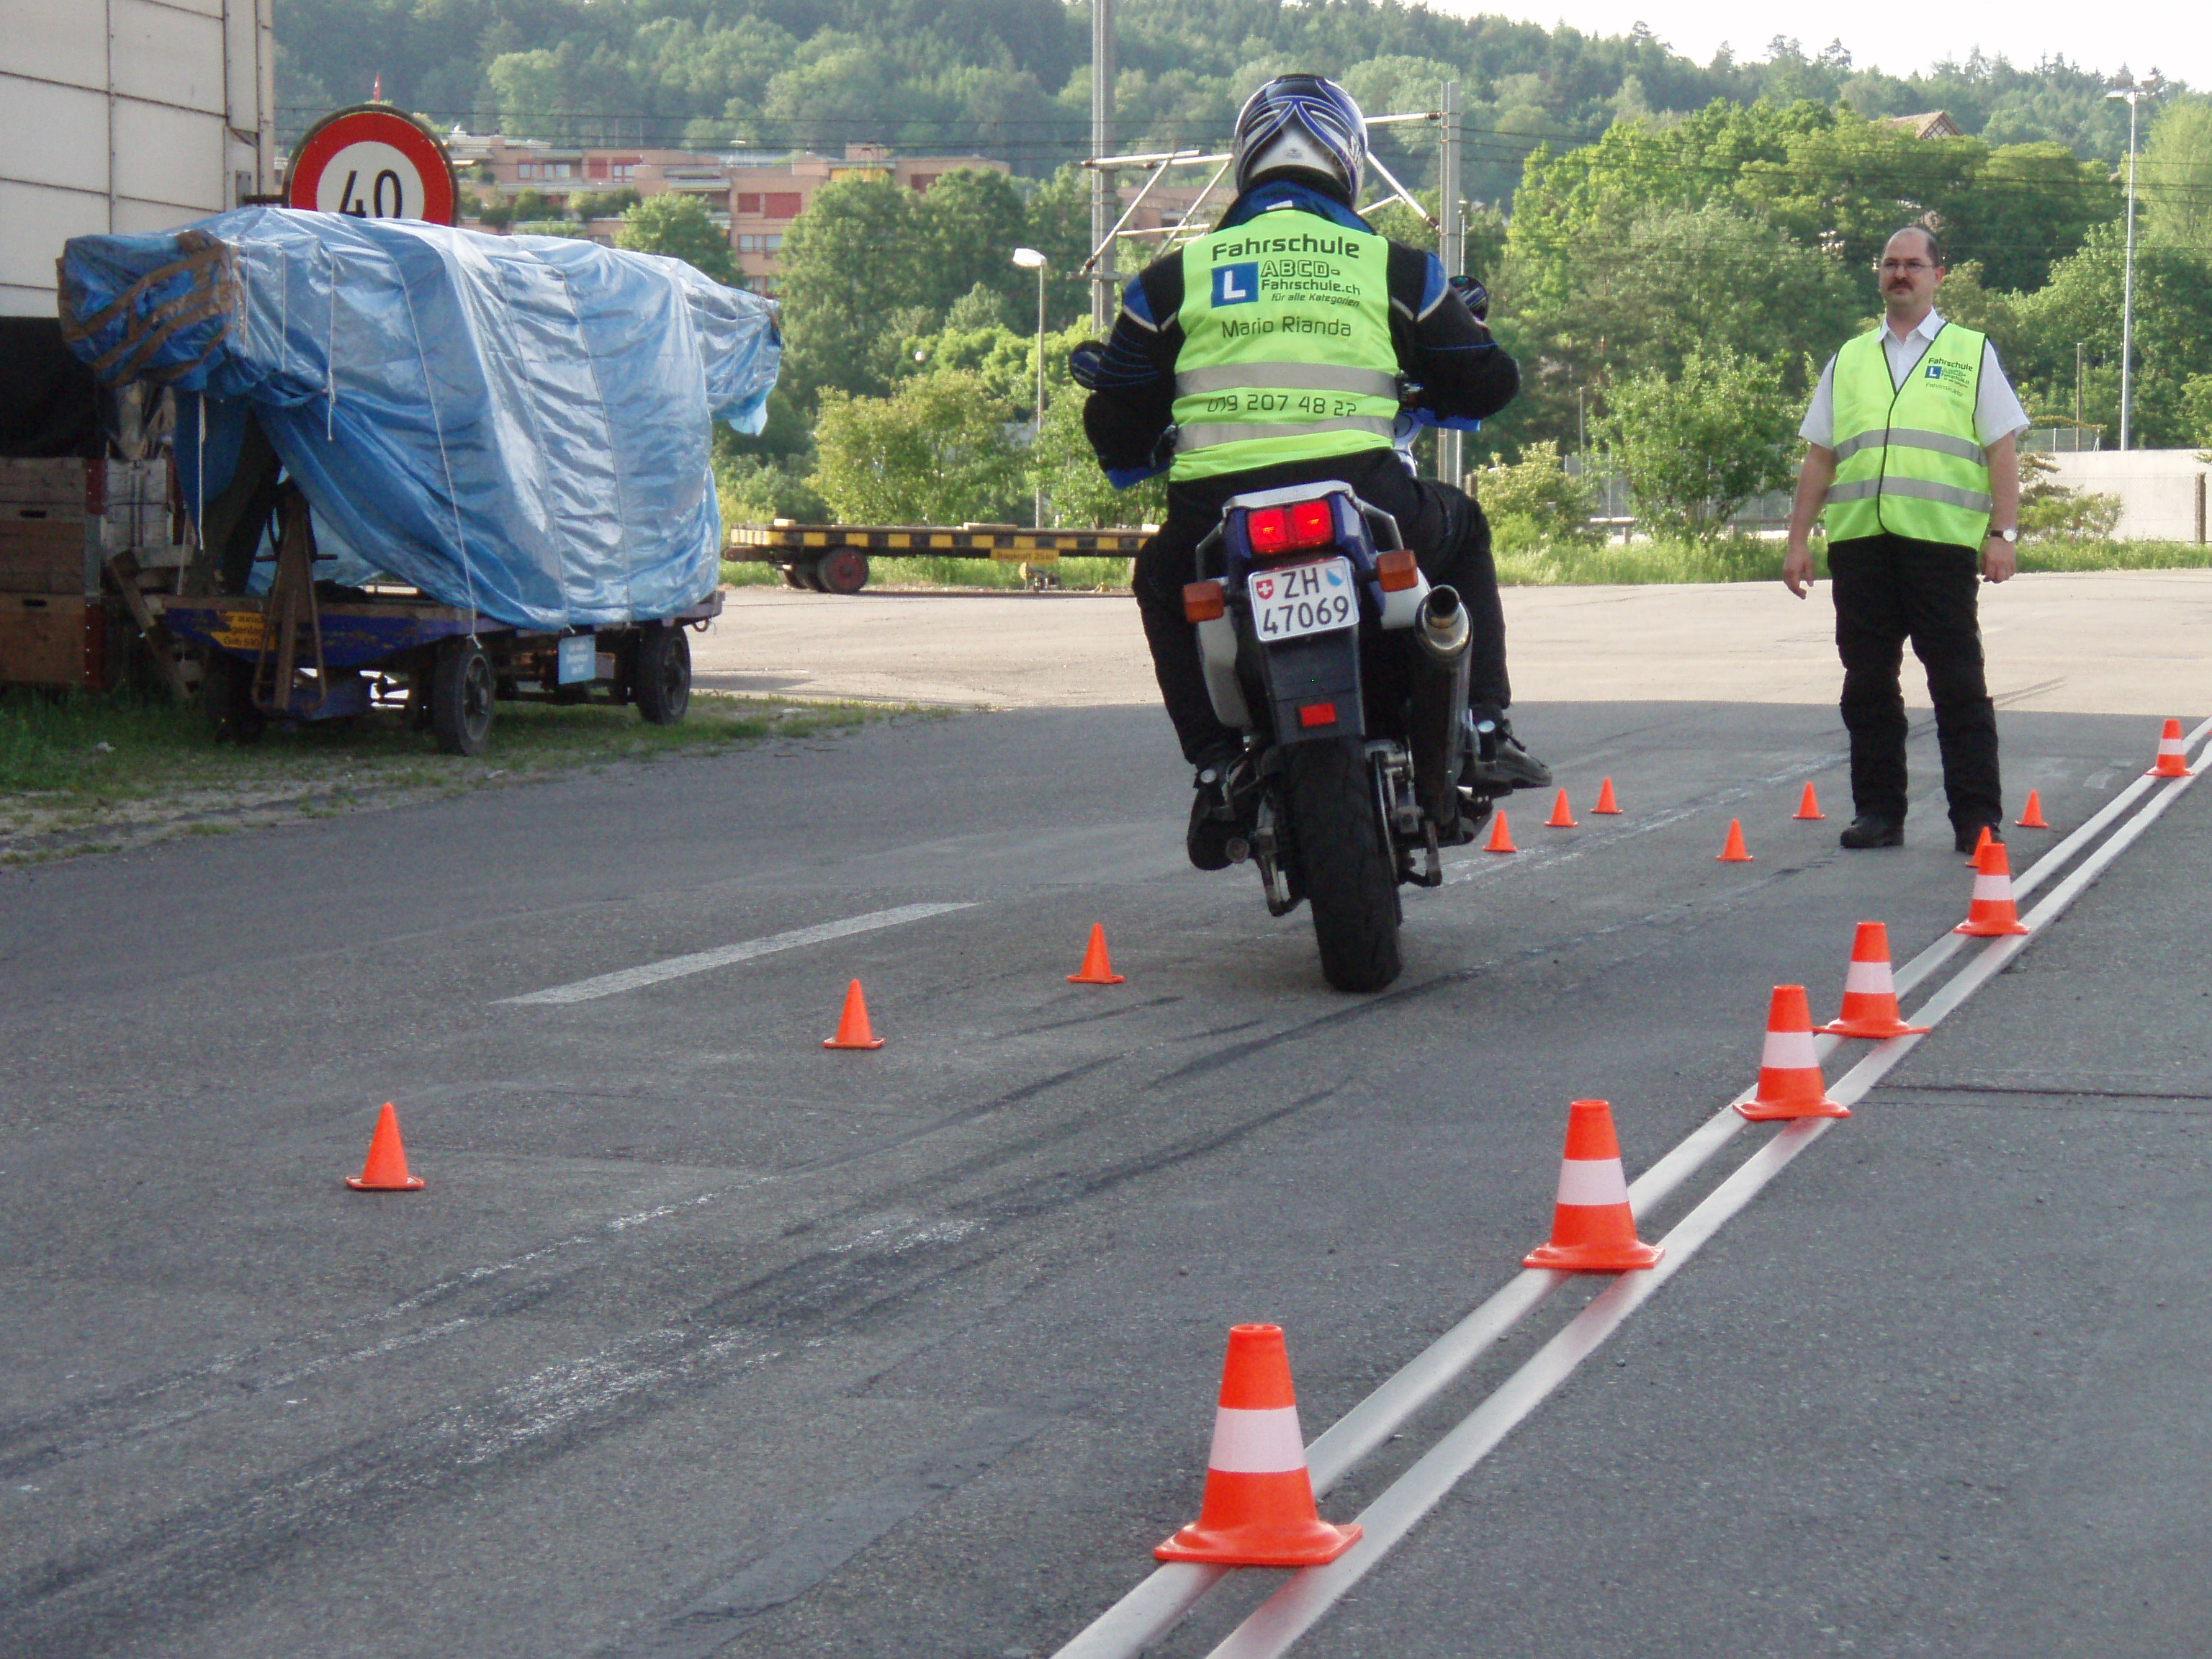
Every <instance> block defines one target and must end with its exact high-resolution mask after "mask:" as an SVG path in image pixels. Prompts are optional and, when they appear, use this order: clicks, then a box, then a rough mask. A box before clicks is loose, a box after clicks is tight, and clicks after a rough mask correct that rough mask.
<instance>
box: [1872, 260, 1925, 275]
mask: <svg viewBox="0 0 2212 1659" xmlns="http://www.w3.org/2000/svg"><path fill="white" fill-rule="evenodd" d="M1935 269H1936V267H1935V266H1934V265H1931V264H1929V263H1928V261H1927V260H1925V259H1884V260H1883V261H1882V262H1881V264H1878V265H1876V266H1875V270H1879V271H1881V272H1882V273H1883V274H1884V275H1885V276H1887V275H1888V274H1890V273H1892V272H1896V273H1899V274H1910V273H1911V272H1912V271H1916V270H1935Z"/></svg>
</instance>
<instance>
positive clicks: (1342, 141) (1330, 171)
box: [1236, 75, 1367, 207]
mask: <svg viewBox="0 0 2212 1659" xmlns="http://www.w3.org/2000/svg"><path fill="white" fill-rule="evenodd" d="M1236 155H1237V189H1238V190H1239V191H1243V190H1249V189H1250V188H1251V187H1252V186H1253V185H1255V184H1258V183H1259V182H1260V181H1261V180H1262V179H1272V178H1274V177H1276V176H1277V175H1279V174H1284V173H1305V174H1308V175H1310V176H1312V177H1315V178H1316V179H1322V180H1327V181H1328V182H1329V183H1331V184H1333V185H1334V187H1335V188H1336V189H1337V190H1340V191H1343V192H1344V195H1345V197H1346V201H1347V202H1348V203H1349V204H1351V205H1352V206H1355V207H1356V206H1358V202H1359V180H1360V175H1361V174H1362V173H1364V172H1365V171H1366V170H1367V118H1366V117H1365V116H1364V115H1362V114H1361V113H1360V112H1359V106H1358V105H1357V104H1355V103H1353V102H1352V94H1349V93H1347V92H1346V91H1345V89H1344V88H1342V87H1340V86H1338V85H1337V84H1336V82H1334V81H1330V80H1328V79H1325V78H1324V77H1322V76H1318V75H1279V76H1276V77H1275V78H1274V79H1273V80H1272V81H1270V82H1267V85H1265V86H1263V87H1261V88H1260V89H1259V90H1258V91H1257V92H1255V93H1254V94H1252V95H1251V96H1250V97H1249V98H1248V99H1246V100H1244V107H1243V109H1242V110H1241V111H1239V112H1237V144H1236Z"/></svg>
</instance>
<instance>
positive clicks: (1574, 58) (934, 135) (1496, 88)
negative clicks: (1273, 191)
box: [276, 0, 2145, 201]
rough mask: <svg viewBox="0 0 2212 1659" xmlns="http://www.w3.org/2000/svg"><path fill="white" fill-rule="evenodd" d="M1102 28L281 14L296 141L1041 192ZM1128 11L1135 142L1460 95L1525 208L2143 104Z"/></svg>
mask: <svg viewBox="0 0 2212 1659" xmlns="http://www.w3.org/2000/svg"><path fill="white" fill-rule="evenodd" d="M1088 15H1089V8H1088V6H1087V5H1085V4H1081V3H1078V4H1075V5H1062V4H1059V3H1055V0H277V3H276V29H277V40H278V51H279V54H280V56H279V66H280V67H279V77H280V78H279V85H278V101H279V102H280V103H281V104H283V105H284V106H287V110H286V113H287V117H288V119H289V121H290V123H291V124H292V125H293V126H294V128H295V130H296V127H297V126H298V125H301V124H303V123H304V122H305V121H306V120H307V118H311V117H312V116H313V114H314V113H316V112H319V111H321V110H324V109H327V108H329V107H330V106H331V105H332V104H333V103H336V102H350V101H353V100H356V99H359V98H362V97H365V96H366V95H367V94H368V90H369V88H370V85H371V83H372V80H373V78H374V76H378V75H381V76H383V81H384V91H385V95H386V97H388V98H391V99H393V100H396V101H398V102H400V103H403V104H405V105H407V106H410V108H413V109H416V110H420V111H422V112H425V113H428V114H430V115H432V116H434V117H435V118H438V119H440V120H441V121H460V122H465V123H467V124H469V125H472V126H474V127H477V128H478V129H483V130H489V129H490V128H493V127H498V128H501V129H503V130H504V131H507V132H509V133H521V134H535V135H540V136H544V137H574V138H605V139H607V140H609V141H611V142H617V143H647V142H658V143H696V144H714V145H723V146H726V145H731V144H744V145H748V146H759V147H765V148H774V149H783V148H787V147H791V146H795V145H798V146H811V147H816V148H823V147H831V146H838V145H842V144H843V143H846V142H847V141H848V140H852V139H888V140H890V141H892V142H894V143H900V144H902V145H905V146H908V147H909V148H915V149H922V148H927V149H957V150H961V151H966V150H970V149H974V150H980V151H981V152H982V153H984V154H986V155H994V156H1001V157H1004V158H1005V159H1006V160H1008V161H1012V162H1013V163H1014V164H1015V167H1016V168H1017V170H1018V171H1020V172H1023V173H1031V174H1039V175H1041V174H1044V173H1050V172H1051V171H1052V170H1053V168H1054V167H1056V166H1057V165H1058V164H1060V162H1062V161H1067V160H1069V159H1071V158H1073V157H1074V156H1076V155H1080V154H1082V153H1083V150H1084V146H1085V136H1086V133H1087V131H1088V123H1089V119H1090V99H1091V94H1090V66H1089V58H1090V42H1089V34H1088V23H1087V19H1088ZM1117 16H1118V20H1119V28H1118V32H1117V33H1118V40H1119V47H1118V50H1119V53H1120V76H1119V83H1118V94H1119V101H1120V107H1121V120H1122V123H1123V137H1125V138H1127V139H1130V140H1133V141H1159V142H1162V143H1170V142H1172V143H1182V142H1188V141H1205V142H1212V141H1213V140H1216V139H1218V138H1219V137H1221V136H1222V135H1223V134H1224V133H1225V131H1227V128H1228V126H1229V124H1230V122H1231V119H1232V118H1233V117H1234V115H1235V113H1236V109H1237V103H1238V101H1239V100H1241V99H1242V98H1243V96H1244V94H1246V93H1248V92H1249V91H1250V89H1251V88H1253V87H1254V86H1255V85H1256V84H1258V82H1260V81H1261V80H1263V79H1265V78H1266V77H1267V76H1269V75H1271V74H1274V73H1276V72H1278V71H1279V70H1288V69H1310V70H1318V71H1320V72H1322V73H1325V74H1329V75H1334V76H1341V77H1343V78H1344V80H1345V81H1346V83H1347V84H1348V85H1349V86H1350V87H1351V88H1352V90H1353V92H1354V94H1356V95H1357V96H1358V97H1359V98H1360V100H1362V101H1363V102H1364V104H1365V105H1366V106H1367V107H1368V108H1369V109H1370V111H1377V112H1379V111H1381V110H1383V109H1384V108H1386V107H1387V108H1418V107H1423V106H1425V105H1426V104H1427V102H1428V101H1429V100H1431V98H1433V96H1434V88H1435V87H1436V86H1437V83H1438V82H1440V81H1442V80H1443V79H1446V78H1456V79H1458V80H1459V81H1460V82H1461V83H1462V93H1463V97H1464V100H1465V107H1466V108H1467V110H1468V123H1469V127H1470V131H1471V134H1472V144H1471V149H1472V157H1471V167H1470V170H1469V173H1468V185H1469V188H1470V190H1471V191H1472V192H1473V193H1474V195H1475V196H1477V197H1480V198H1482V199H1484V200H1489V201H1497V200H1500V199H1502V198H1504V197H1507V196H1509V195H1510V193H1511V191H1512V189H1513V186H1514V185H1515V184H1516V182H1517V180H1518V171H1519V161H1520V159H1521V157H1522V155H1525V154H1526V152H1527V151H1528V149H1529V148H1530V147H1531V146H1532V145H1533V144H1534V143H1538V142H1540V141H1545V140H1548V141H1549V142H1550V143H1552V144H1553V147H1554V148H1557V147H1559V145H1561V144H1563V143H1577V142H1583V141H1586V140H1589V139H1593V138H1595V137H1597V136H1598V135H1599V134H1600V133H1601V132H1602V131H1604V130H1605V129H1606V127H1607V125H1610V124H1611V123H1612V122H1613V119H1614V118H1615V117H1617V116H1621V115H1638V114H1643V113H1646V112H1650V113H1662V114H1663V113H1666V112H1681V113H1687V112H1692V111H1695V110H1699V109H1703V108H1705V106H1707V105H1708V104H1710V103H1711V102H1712V101H1713V100H1715V99H1717V98H1724V99H1728V100H1731V101H1733V102H1737V103H1745V104H1748V103H1751V102H1753V101H1755V100H1759V99H1761V98H1765V99H1767V100H1771V101H1775V102H1779V103H1789V102H1792V101H1795V100H1798V99H1812V100H1815V101H1817V102H1820V103H1833V102H1837V101H1841V102H1843V103H1845V104H1848V105H1849V106H1851V107H1852V108H1854V109H1857V110H1858V111H1859V112H1861V113H1863V114H1869V115H1882V114H1895V113H1900V112H1912V111H1919V110H1926V109H1936V108H1942V109H1945V110H1948V111H1949V112H1951V114H1952V116H1953V118H1954V119H1956V120H1957V121H1958V123H1959V124H1960V126H1961V127H1962V128H1963V129H1964V130H1965V131H1966V132H1968V133H1970V134H1975V135H1978V136H1981V137H1985V138H1986V139H1988V140H1989V142H1990V143H1995V144H2008V143H2028V142H2037V141H2045V142H2051V143H2060V144H2063V145H2065V146H2066V147H2067V148H2068V149H2071V150H2072V151H2073V152H2074V153H2075V155H2077V156H2079V157H2081V158H2082V159H2085V160H2086V159H2091V158H2095V159H2100V160H2103V161H2111V160H2112V159H2113V158H2114V157H2115V156H2117V155H2118V154H2119V153H2120V152H2121V151H2122V150H2123V149H2125V147H2126V140H2127V117H2126V112H2125V111H2124V109H2122V108H2120V107H2119V106H2117V105H2113V104H2110V103H2107V102H2106V100H2105V99H2104V96H2103V94H2104V89H2105V82H2104V80H2103V79H2102V77H2101V76H2100V75H2097V74H2092V73H2089V72H2087V71H2085V70H2081V69H2077V68H2074V67H2071V66H2069V65H2067V64H2063V63H2062V64H2045V65H2042V66H2040V67H2039V68H2036V69H2033V70H2028V69H2015V68H2014V67H2012V66H2010V65H2008V64H2004V63H2002V62H1995V63H1990V62H1982V61H1975V62H1971V63H1968V64H1955V65H1947V66H1944V67H1943V68H1941V69H1939V70H1935V71H1933V72H1932V73H1928V74H1916V75H1912V76H1908V77H1906V78H1902V79H1900V78H1899V77H1897V76H1891V75H1883V74H1876V73H1874V72H1871V71H1869V70H1860V69H1857V68H1856V67H1855V66H1854V64H1853V54H1852V52H1849V51H1846V50H1845V49H1844V47H1843V46H1840V45H1830V46H1826V47H1825V48H1823V47H1821V46H1818V45H1816V44H1812V43H1806V44H1802V45H1801V44H1800V43H1799V42H1798V41H1796V40H1790V39H1787V38H1784V37H1782V36H1777V37H1776V39H1775V40H1772V41H1771V42H1753V41H1741V42H1738V43H1737V51H1736V52H1735V55H1734V56H1733V57H1732V58H1729V57H1723V58H1719V59H1717V60H1716V61H1714V62H1713V63H1711V64H1703V65H1700V64H1693V63H1692V62H1691V61H1689V60H1688V59H1687V58H1683V57H1680V56H1679V55H1677V54H1675V53H1674V52H1669V51H1668V49H1667V47H1666V46H1664V45H1663V44H1662V42H1660V41H1659V40H1656V39H1654V38H1652V37H1651V36H1650V35H1649V34H1648V33H1638V34H1632V35H1629V36H1620V37H1614V38H1611V39H1603V40H1601V39H1595V38H1593V37H1590V36H1587V35H1583V34H1581V33H1577V31H1575V30H1573V29H1571V28H1565V27H1560V28H1556V29H1546V28H1543V27H1538V26H1537V25H1534V24H1530V23H1519V22H1511V21H1507V20H1505V19H1504V18H1499V17H1473V18H1462V17H1455V16H1450V15H1445V14H1443V13H1441V12H1432V11H1429V10H1426V9H1422V8H1419V7H1413V6H1406V5H1401V4H1395V3H1385V4H1381V5H1376V4H1371V3H1368V0H1315V3H1310V4H1305V5H1296V4H1284V3H1279V0H1121V4H1120V5H1119V7H1118V8H1117ZM1858 49H1859V56H1861V57H1865V56H1868V55H1869V52H1868V49H1867V44H1866V43H1858ZM2093 67H2094V68H2100V69H2103V70H2111V69H2114V68H2117V67H2118V66H2117V65H2109V64H2108V65H2101V66H2093ZM2138 67H2145V66H2141V65H2139V66H2138Z"/></svg>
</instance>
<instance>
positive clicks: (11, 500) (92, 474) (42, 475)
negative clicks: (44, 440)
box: [0, 457, 106, 523]
mask: <svg viewBox="0 0 2212 1659" xmlns="http://www.w3.org/2000/svg"><path fill="white" fill-rule="evenodd" d="M105 483H106V480H105V479H104V478H103V477H101V476H100V473H99V472H97V471H94V470H93V469H92V468H91V467H88V465H86V464H85V463H84V462H83V461H81V460H74V459H70V460H59V461H25V460H17V459H14V458H13V457H0V512H3V511H6V510H8V509H9V508H13V507H44V508H46V509H48V510H49V511H50V512H51V511H54V510H60V511H64V512H68V513H73V514H74V515H75V516H76V519H77V520H78V522H80V523H82V521H83V520H85V518H86V517H87V516H88V507H89V506H90V502H91V498H92V496H93V495H94V493H95V492H97V491H100V490H101V489H103V487H104V485H105Z"/></svg>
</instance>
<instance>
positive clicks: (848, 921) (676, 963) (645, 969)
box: [500, 901, 975, 1005]
mask: <svg viewBox="0 0 2212 1659" xmlns="http://www.w3.org/2000/svg"><path fill="white" fill-rule="evenodd" d="M973 908H975V904H974V902H973V901H963V902H960V903H957V904H902V905H900V906H899V907H898V908H896V909H895V910H871V911H869V912H868V913H867V915H864V916H847V917H846V918H845V919H844V920H843V921H823V922H817V923H816V924H815V925H814V926H813V927H794V928H793V929H792V930H791V931H790V932H789V933H770V934H769V936H768V937H767V938H766V939H744V940H742V941H740V942H739V943H738V944H736V945H720V946H718V947H717V948H715V949H714V950H712V951H692V952H691V953H690V955H689V956H681V957H663V958H662V959H661V960H660V961H659V962H648V963H645V964H644V965H642V966H641V967H637V968H624V969H620V970H619V971H617V972H616V973H611V974H601V975H599V976H598V977H597V978H595V979H580V980H578V981H576V982H575V983H574V984H573V985H556V986H555V987H553V988H552V989H550V990H549V991H532V992H531V993H530V994H528V995H526V996H519V997H501V999H500V1003H501V1004H509V1005H512V1004H515V1003H524V1004H546V1003H555V1004H559V1003H569V1002H589V1001H591V1000H592V998H594V997H611V996H613V995H614V994H616V993H617V992H618V991H635V990H636V989H637V988H638V987H640V986H641V985H658V984H659V983H660V981H663V980H665V979H681V978H683V977H684V975H686V974H703V973H706V972H708V970H709V969H715V968H726V967H728V966H730V964H731V963H738V962H750V961H751V960H752V959H753V958H754V957H765V956H769V955H772V954H773V953H774V952H775V951H791V950H795V949H797V948H798V947H799V945H820V944H822V943H823V942H824V941H825V940H828V939H849V938H851V937H852V936H853V935H854V934H855V933H874V932H875V931H876V930H877V929H878V928H879V927H898V926H899V925H900V924H901V923H902V922H908V921H921V920H922V919H923V918H924V917H925V916H941V915H945V913H946V912H947V911H951V910H969V909H973Z"/></svg>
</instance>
